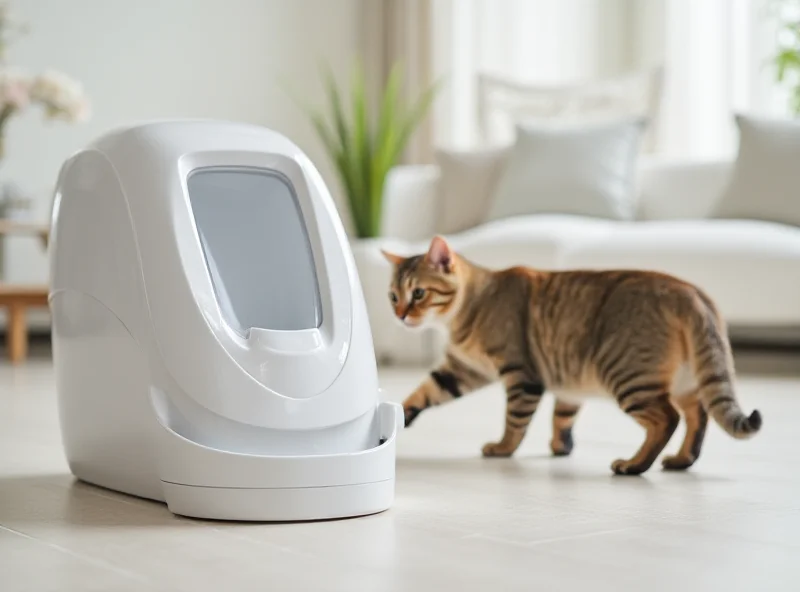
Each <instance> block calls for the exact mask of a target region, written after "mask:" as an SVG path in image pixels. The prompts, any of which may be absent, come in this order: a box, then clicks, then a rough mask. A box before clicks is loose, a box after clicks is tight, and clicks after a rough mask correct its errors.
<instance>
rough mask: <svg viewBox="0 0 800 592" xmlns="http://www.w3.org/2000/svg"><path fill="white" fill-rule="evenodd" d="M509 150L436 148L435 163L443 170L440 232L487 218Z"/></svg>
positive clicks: (438, 223) (476, 223)
mask: <svg viewBox="0 0 800 592" xmlns="http://www.w3.org/2000/svg"><path fill="white" fill-rule="evenodd" d="M509 150H510V148H509V147H493V148H484V149H471V150H450V149H445V148H439V149H437V151H436V164H438V165H439V170H440V182H439V195H438V198H439V202H438V203H439V211H438V212H437V229H438V232H440V233H443V234H449V233H453V232H461V231H462V230H467V229H468V228H473V227H475V226H477V225H479V224H481V223H483V222H484V221H485V220H486V215H487V213H488V211H489V206H490V203H491V202H490V198H491V196H492V193H493V192H494V187H495V185H496V183H497V180H498V178H499V177H500V173H501V172H502V171H503V167H504V165H505V162H506V158H507V156H508V152H509Z"/></svg>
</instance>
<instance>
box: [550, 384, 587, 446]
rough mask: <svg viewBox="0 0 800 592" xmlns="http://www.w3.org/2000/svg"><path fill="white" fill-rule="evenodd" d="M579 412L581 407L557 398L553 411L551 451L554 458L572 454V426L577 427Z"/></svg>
mask: <svg viewBox="0 0 800 592" xmlns="http://www.w3.org/2000/svg"><path fill="white" fill-rule="evenodd" d="M579 410H580V405H576V404H574V403H568V402H567V401H563V400H561V399H558V398H556V403H555V408H554V409H553V438H552V440H550V450H552V451H553V455H554V456H569V454H570V453H571V452H572V447H573V445H574V442H573V439H572V426H573V425H575V419H576V417H577V415H578V411H579Z"/></svg>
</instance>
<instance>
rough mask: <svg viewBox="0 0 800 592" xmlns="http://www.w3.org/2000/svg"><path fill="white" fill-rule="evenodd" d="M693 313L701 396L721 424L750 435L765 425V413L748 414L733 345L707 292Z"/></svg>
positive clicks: (736, 434)
mask: <svg viewBox="0 0 800 592" xmlns="http://www.w3.org/2000/svg"><path fill="white" fill-rule="evenodd" d="M700 300H701V303H702V304H701V306H699V307H698V309H697V311H696V314H695V315H693V317H694V319H693V323H692V325H693V326H692V327H691V329H690V342H691V344H692V349H693V352H692V353H693V357H694V360H693V362H694V372H695V377H696V378H697V384H698V389H699V390H698V397H699V399H700V402H701V404H702V405H703V407H704V408H705V410H706V412H707V413H708V414H709V415H710V416H711V417H713V418H714V421H716V422H717V423H718V424H719V426H720V427H721V428H722V429H723V430H725V431H726V432H728V434H730V435H731V436H733V437H734V438H738V439H744V438H749V437H750V436H753V435H755V434H756V433H757V432H758V431H759V429H760V428H761V413H759V411H758V410H753V412H752V413H750V415H745V413H744V412H743V411H742V408H741V407H740V406H739V402H738V401H737V400H736V393H735V391H734V387H733V379H734V368H733V354H732V351H731V345H730V342H729V341H728V336H727V331H726V330H725V326H724V325H723V322H722V320H721V318H720V316H719V314H718V313H717V311H716V309H715V308H714V305H713V303H711V302H710V301H709V300H708V298H707V297H706V296H705V295H701V296H700Z"/></svg>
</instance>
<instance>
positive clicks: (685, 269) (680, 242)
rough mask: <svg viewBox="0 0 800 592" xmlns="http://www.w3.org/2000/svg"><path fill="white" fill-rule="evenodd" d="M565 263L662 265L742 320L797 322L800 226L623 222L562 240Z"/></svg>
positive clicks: (572, 266) (747, 222) (655, 267)
mask: <svg viewBox="0 0 800 592" xmlns="http://www.w3.org/2000/svg"><path fill="white" fill-rule="evenodd" d="M563 246H564V249H563V251H562V253H561V257H560V266H561V267H562V268H565V269H575V268H594V269H598V268H600V269H602V268H634V269H649V270H654V271H661V272H665V273H670V274H672V275H675V276H678V277H680V278H682V279H684V280H687V281H689V282H692V283H695V284H697V285H698V286H700V287H701V288H702V289H704V290H705V291H707V292H708V294H709V295H710V296H711V297H712V298H713V299H715V300H716V301H717V303H718V305H719V307H720V310H721V312H722V314H723V315H725V316H726V318H727V319H728V320H729V321H731V322H735V323H737V324H744V325H747V324H752V325H769V324H773V323H780V324H785V323H786V322H787V321H792V322H796V323H798V324H800V229H798V228H795V227H792V226H787V225H782V224H777V223H772V222H762V221H755V220H705V221H702V220H683V221H681V220H671V221H666V220H664V221H652V222H636V223H631V224H618V225H617V227H616V229H615V230H614V231H613V232H611V233H607V234H604V235H602V236H599V235H598V236H595V237H594V238H587V239H585V240H583V241H581V242H580V243H575V244H564V245H563Z"/></svg>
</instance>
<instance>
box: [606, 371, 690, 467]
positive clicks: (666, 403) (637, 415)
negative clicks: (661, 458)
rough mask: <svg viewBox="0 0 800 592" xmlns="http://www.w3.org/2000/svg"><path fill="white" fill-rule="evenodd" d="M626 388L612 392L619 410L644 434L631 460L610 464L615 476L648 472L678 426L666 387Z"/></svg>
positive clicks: (642, 385) (645, 384) (640, 384)
mask: <svg viewBox="0 0 800 592" xmlns="http://www.w3.org/2000/svg"><path fill="white" fill-rule="evenodd" d="M629 384H630V386H627V387H625V388H623V389H616V390H615V393H614V395H615V396H616V399H617V402H618V403H619V406H620V407H621V408H622V410H623V411H625V413H627V414H628V415H630V416H631V417H632V418H633V419H635V420H636V422H637V423H638V424H639V425H640V426H642V427H643V428H644V429H645V431H646V436H645V440H644V442H643V443H642V445H641V447H640V448H639V450H638V451H637V452H636V454H634V455H633V457H631V458H629V459H627V460H625V459H618V460H615V461H614V462H613V463H612V464H611V470H612V471H614V473H615V474H617V475H640V474H641V473H644V472H645V471H646V470H647V469H649V468H650V467H651V466H652V464H653V462H655V460H656V458H658V455H659V454H661V451H662V450H664V447H665V446H666V445H667V443H668V442H669V439H670V438H671V437H672V434H673V433H675V429H676V428H677V427H678V423H679V422H680V415H679V414H678V411H677V410H676V409H675V407H673V405H672V402H671V401H670V397H669V394H668V393H667V387H666V384H661V383H650V382H639V381H637V380H636V379H633V380H632V381H630V383H629Z"/></svg>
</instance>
